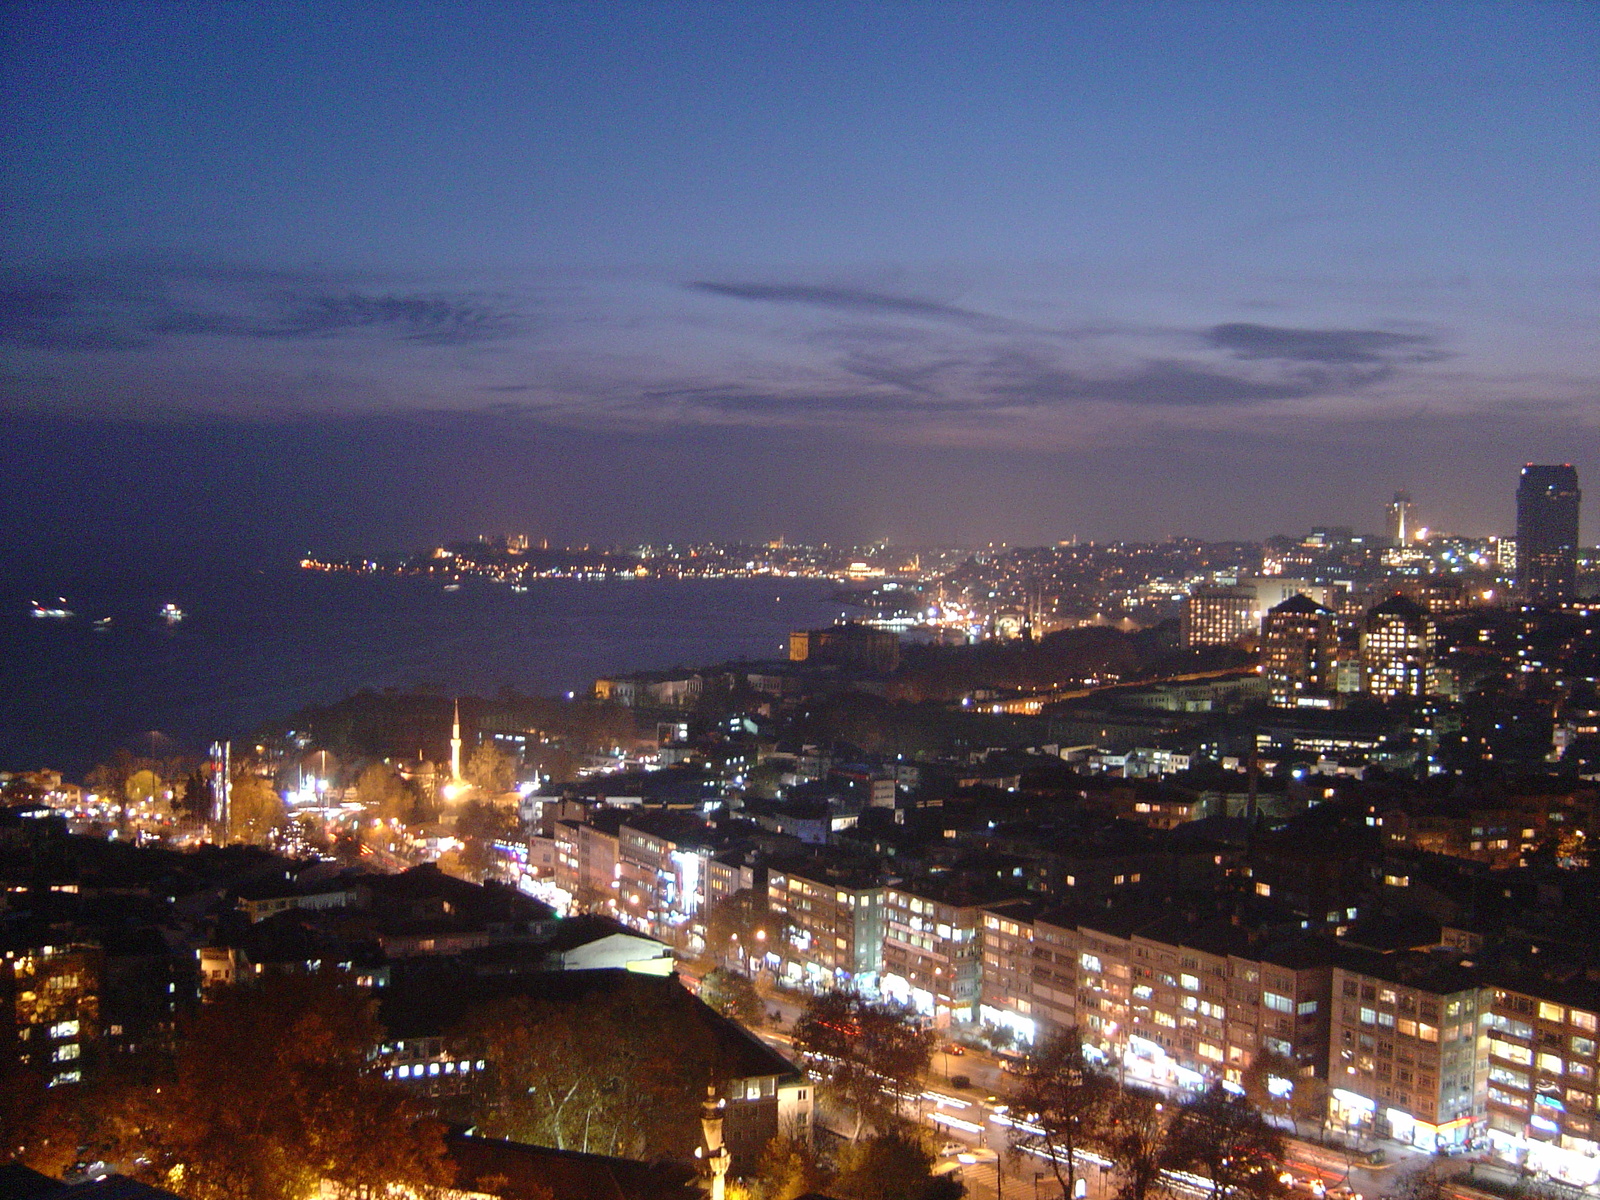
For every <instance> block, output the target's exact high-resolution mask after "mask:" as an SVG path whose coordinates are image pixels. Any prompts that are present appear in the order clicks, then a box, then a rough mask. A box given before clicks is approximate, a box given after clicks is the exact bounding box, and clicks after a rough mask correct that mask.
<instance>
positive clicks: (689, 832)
mask: <svg viewBox="0 0 1600 1200" xmlns="http://www.w3.org/2000/svg"><path fill="white" fill-rule="evenodd" d="M713 837H714V834H713V831H712V830H710V829H709V828H707V826H706V825H705V823H704V822H702V821H700V820H698V819H696V818H694V817H690V816H686V815H684V814H681V813H666V812H656V813H634V814H630V815H629V816H628V817H627V818H626V820H624V821H623V822H622V824H620V825H619V826H618V827H617V842H616V845H617V863H616V866H617V870H616V878H617V882H618V887H617V908H616V915H617V919H618V920H620V921H621V922H622V923H623V924H624V925H627V926H629V927H630V928H632V929H637V930H639V931H640V932H642V933H648V934H649V935H650V936H651V937H654V938H657V939H659V940H660V941H663V942H665V943H667V945H669V946H675V947H678V948H680V949H686V948H687V947H688V944H689V940H690V937H691V936H692V935H693V933H694V926H695V924H696V923H697V922H700V921H702V920H703V916H702V913H703V909H704V907H705V902H706V875H707V864H708V862H709V860H710V858H711V854H712V850H713V845H712V841H713Z"/></svg>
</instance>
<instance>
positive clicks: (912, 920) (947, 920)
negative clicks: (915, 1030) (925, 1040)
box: [879, 879, 1001, 1028]
mask: <svg viewBox="0 0 1600 1200" xmlns="http://www.w3.org/2000/svg"><path fill="white" fill-rule="evenodd" d="M998 898H1001V897H997V896H995V895H986V896H980V895H977V894H975V893H973V892H971V891H969V890H967V889H965V888H962V887H958V886H952V885H950V884H947V883H946V882H944V881H942V880H936V879H924V880H916V881H911V880H906V881H903V882H900V883H896V884H893V885H891V886H890V887H889V888H888V889H887V891H886V893H885V899H884V905H885V909H886V922H885V927H884V935H883V975H882V978H881V980H880V982H879V988H880V990H881V991H882V992H883V994H884V995H885V996H887V997H889V998H890V999H893V1000H897V1001H900V1002H902V1003H905V1004H909V1005H911V1006H912V1007H913V1008H914V1009H916V1010H917V1011H918V1012H919V1013H923V1014H924V1015H927V1016H930V1017H932V1018H933V1022H934V1025H935V1026H936V1027H939V1028H943V1027H944V1026H947V1025H949V1024H950V1022H951V1021H972V1020H975V1019H976V1018H977V1016H978V1007H979V1001H980V999H981V996H980V980H981V968H982V965H983V964H982V960H981V959H980V957H979V949H978V930H979V928H980V926H981V925H982V920H983V918H982V911H983V904H984V903H985V902H986V901H987V902H992V901H993V900H995V899H998Z"/></svg>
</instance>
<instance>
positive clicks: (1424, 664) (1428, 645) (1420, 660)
mask: <svg viewBox="0 0 1600 1200" xmlns="http://www.w3.org/2000/svg"><path fill="white" fill-rule="evenodd" d="M1435 633H1436V630H1435V626H1434V623H1433V618H1432V617H1431V616H1429V615H1428V612H1427V610H1426V609H1424V608H1422V606H1421V605H1419V604H1418V603H1417V602H1416V601H1415V600H1412V599H1410V598H1409V597H1407V596H1402V595H1398V594H1397V595H1394V596H1391V597H1389V599H1387V600H1385V601H1384V602H1383V603H1382V604H1379V605H1376V606H1374V607H1373V609H1372V611H1371V612H1369V613H1368V614H1367V621H1366V627H1365V628H1364V629H1363V630H1362V632H1361V671H1362V675H1363V676H1364V677H1365V683H1366V691H1368V692H1370V693H1371V694H1372V695H1374V696H1378V697H1381V698H1382V699H1384V700H1392V699H1394V698H1395V697H1396V696H1426V695H1428V694H1429V693H1431V692H1432V691H1434V682H1435V681H1434V671H1433V643H1434V637H1435Z"/></svg>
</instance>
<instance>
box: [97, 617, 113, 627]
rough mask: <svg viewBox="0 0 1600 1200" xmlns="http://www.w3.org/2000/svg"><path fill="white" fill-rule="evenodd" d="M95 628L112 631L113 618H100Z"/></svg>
mask: <svg viewBox="0 0 1600 1200" xmlns="http://www.w3.org/2000/svg"><path fill="white" fill-rule="evenodd" d="M94 627H95V628H96V629H110V628H111V618H110V617H100V618H98V619H97V620H96V621H95V623H94Z"/></svg>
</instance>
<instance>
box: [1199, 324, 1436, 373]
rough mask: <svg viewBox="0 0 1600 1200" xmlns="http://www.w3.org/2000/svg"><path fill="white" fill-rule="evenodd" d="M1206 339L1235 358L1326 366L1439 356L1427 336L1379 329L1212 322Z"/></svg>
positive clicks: (1423, 360)
mask: <svg viewBox="0 0 1600 1200" xmlns="http://www.w3.org/2000/svg"><path fill="white" fill-rule="evenodd" d="M1205 339H1206V341H1207V342H1208V343H1209V344H1210V345H1212V346H1215V347H1217V348H1218V349H1219V350H1229V351H1232V352H1233V354H1234V356H1235V357H1237V358H1247V359H1287V360H1290V361H1293V362H1308V363H1324V364H1327V365H1330V366H1362V365H1376V364H1386V363H1396V362H1432V361H1435V360H1437V359H1439V358H1442V357H1443V354H1442V352H1441V351H1440V350H1439V349H1438V348H1437V347H1436V346H1435V344H1434V340H1433V339H1432V338H1431V337H1425V336H1423V335H1420V334H1408V333H1389V332H1385V331H1384V330H1379V329H1284V328H1281V327H1278V326H1273V325H1253V324H1249V323H1247V322H1236V323H1232V324H1227V325H1213V326H1212V327H1211V328H1210V329H1209V330H1208V331H1207V332H1206V334H1205Z"/></svg>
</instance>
